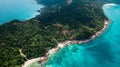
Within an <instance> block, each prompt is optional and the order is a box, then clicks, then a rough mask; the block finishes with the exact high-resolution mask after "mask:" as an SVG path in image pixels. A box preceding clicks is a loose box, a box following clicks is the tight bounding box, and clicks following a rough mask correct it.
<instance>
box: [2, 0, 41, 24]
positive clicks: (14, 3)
mask: <svg viewBox="0 0 120 67" xmlns="http://www.w3.org/2000/svg"><path fill="white" fill-rule="evenodd" d="M42 7H43V6H42V5H40V4H37V2H36V0H0V25H1V24H4V23H7V22H9V21H11V20H14V19H18V20H27V19H30V18H33V17H35V16H36V15H38V14H39V12H37V10H40V8H42Z"/></svg>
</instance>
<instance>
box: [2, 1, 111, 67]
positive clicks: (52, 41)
mask: <svg viewBox="0 0 120 67" xmlns="http://www.w3.org/2000/svg"><path fill="white" fill-rule="evenodd" d="M37 1H38V3H40V4H43V5H44V6H46V7H45V8H43V9H42V11H41V14H40V15H38V16H36V17H35V18H32V19H30V20H26V21H19V20H13V21H11V22H9V23H6V24H3V25H0V66H1V67H20V66H21V64H23V63H24V61H26V60H25V59H24V58H22V56H21V55H20V52H19V50H20V49H22V52H23V53H24V54H25V55H26V56H27V58H28V59H32V58H35V57H39V56H44V55H45V53H46V52H47V51H48V50H49V49H51V48H53V47H55V46H56V45H57V43H58V42H62V41H65V40H84V39H88V38H90V36H91V35H93V34H94V33H95V32H96V31H99V30H101V29H102V28H103V25H104V20H105V19H106V17H105V15H104V13H103V11H102V9H101V7H102V5H103V4H104V3H107V2H109V0H108V1H107V0H106V1H104V0H103V1H102V0H72V2H71V3H70V4H68V3H67V2H66V0H37Z"/></svg>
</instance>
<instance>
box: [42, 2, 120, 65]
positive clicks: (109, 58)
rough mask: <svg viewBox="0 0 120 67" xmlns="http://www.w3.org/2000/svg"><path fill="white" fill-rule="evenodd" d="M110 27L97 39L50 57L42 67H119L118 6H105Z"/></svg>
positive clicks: (119, 18) (119, 28)
mask: <svg viewBox="0 0 120 67" xmlns="http://www.w3.org/2000/svg"><path fill="white" fill-rule="evenodd" d="M103 10H104V13H105V15H106V16H107V17H108V18H109V19H110V21H111V22H110V25H109V27H108V28H107V29H106V31H104V32H103V34H101V35H100V36H99V37H98V38H96V39H94V40H92V41H91V42H89V43H85V44H79V45H78V44H77V45H76V44H73V45H69V46H67V47H64V48H63V49H61V50H60V51H58V52H57V53H55V54H53V55H51V57H50V58H49V59H48V61H47V63H46V64H45V66H44V67H120V5H116V4H113V3H111V4H105V5H104V6H103Z"/></svg>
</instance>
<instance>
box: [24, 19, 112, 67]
mask: <svg viewBox="0 0 120 67" xmlns="http://www.w3.org/2000/svg"><path fill="white" fill-rule="evenodd" d="M109 23H110V22H109V20H105V23H104V27H103V29H102V30H100V31H98V32H96V33H95V34H94V35H93V36H91V38H89V39H86V40H81V41H79V40H67V41H64V42H60V43H58V46H57V47H55V48H53V49H51V50H49V51H48V52H47V53H46V55H45V56H43V57H39V58H34V59H32V60H34V61H32V60H28V61H26V62H25V63H24V65H23V66H22V67H27V66H28V65H30V64H32V63H33V62H35V61H38V62H40V64H43V62H44V63H45V62H46V61H47V59H48V57H49V55H50V54H53V53H56V52H57V51H59V50H60V49H61V48H63V47H65V46H67V45H70V44H82V43H87V42H90V41H91V40H93V39H94V38H96V37H98V36H99V35H100V34H101V33H102V32H103V31H104V30H105V29H106V28H107V26H108V25H109ZM43 65H44V64H43ZM41 67H42V66H41Z"/></svg>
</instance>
